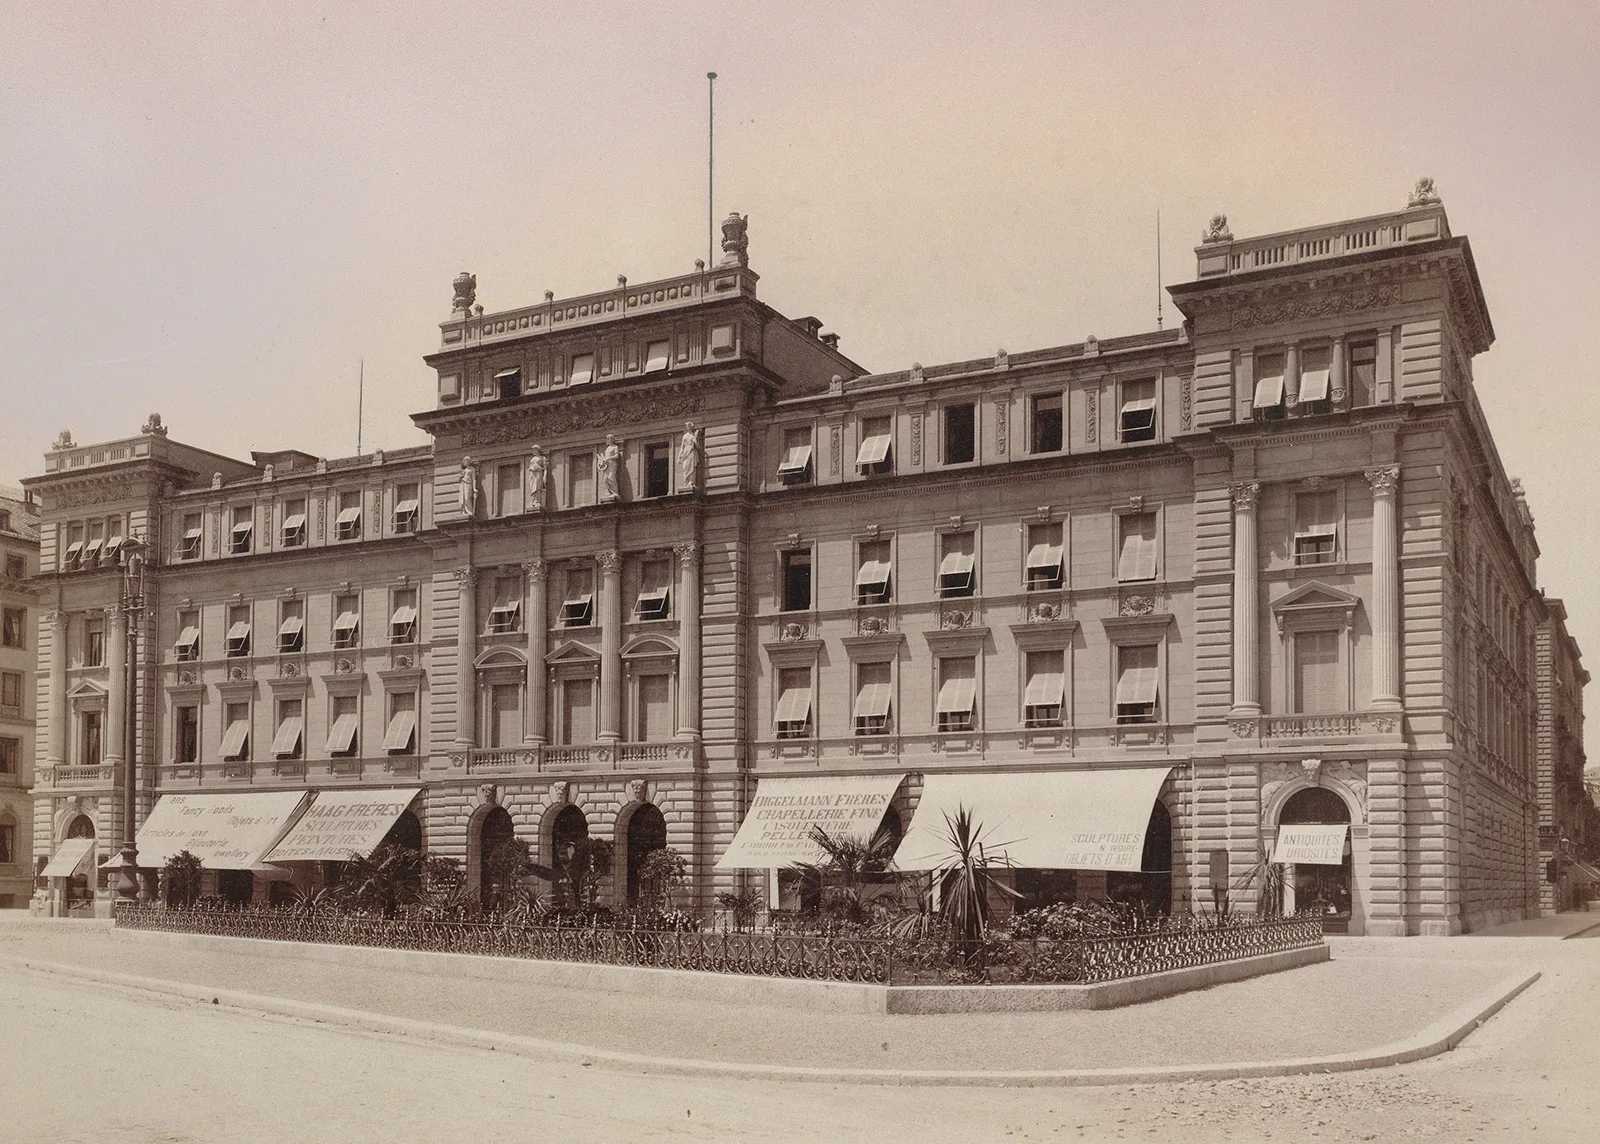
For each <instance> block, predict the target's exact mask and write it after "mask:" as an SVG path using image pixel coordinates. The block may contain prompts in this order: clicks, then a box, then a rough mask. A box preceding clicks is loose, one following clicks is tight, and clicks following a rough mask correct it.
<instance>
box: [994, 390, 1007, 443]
mask: <svg viewBox="0 0 1600 1144" xmlns="http://www.w3.org/2000/svg"><path fill="white" fill-rule="evenodd" d="M1006 413H1007V410H1006V403H1005V402H1003V401H1002V402H1001V403H1000V404H998V405H996V406H995V410H994V449H995V452H997V453H999V454H1000V455H1001V456H1002V457H1003V456H1005V454H1006V429H1007V426H1006Z"/></svg>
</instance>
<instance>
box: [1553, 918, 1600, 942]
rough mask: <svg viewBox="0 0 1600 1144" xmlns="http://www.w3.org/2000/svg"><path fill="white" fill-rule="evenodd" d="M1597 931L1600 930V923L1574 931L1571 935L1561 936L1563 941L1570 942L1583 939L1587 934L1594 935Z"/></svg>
mask: <svg viewBox="0 0 1600 1144" xmlns="http://www.w3.org/2000/svg"><path fill="white" fill-rule="evenodd" d="M1597 929H1600V921H1597V922H1595V923H1594V924H1593V925H1589V926H1584V927H1583V928H1582V929H1580V930H1573V931H1572V932H1571V933H1564V934H1562V935H1561V940H1562V941H1570V940H1571V939H1573V938H1575V937H1582V936H1583V935H1584V934H1586V933H1593V932H1594V931H1595V930H1597Z"/></svg>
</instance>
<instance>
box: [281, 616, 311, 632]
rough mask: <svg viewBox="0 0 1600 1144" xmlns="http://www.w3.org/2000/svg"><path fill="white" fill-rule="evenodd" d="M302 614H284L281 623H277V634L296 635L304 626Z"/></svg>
mask: <svg viewBox="0 0 1600 1144" xmlns="http://www.w3.org/2000/svg"><path fill="white" fill-rule="evenodd" d="M305 626H306V621H305V617H304V616H285V617H284V618H283V623H281V624H279V625H278V635H279V636H297V635H299V634H300V632H301V631H302V630H303V629H304V628H305Z"/></svg>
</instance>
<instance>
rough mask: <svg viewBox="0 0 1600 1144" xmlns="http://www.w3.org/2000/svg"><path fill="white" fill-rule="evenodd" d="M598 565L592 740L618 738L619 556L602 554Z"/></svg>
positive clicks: (620, 599) (620, 562) (620, 589)
mask: <svg viewBox="0 0 1600 1144" xmlns="http://www.w3.org/2000/svg"><path fill="white" fill-rule="evenodd" d="M597 560H598V563H599V565H600V599H599V604H600V728H599V733H598V734H597V735H596V736H595V737H596V738H597V739H600V740H601V741H602V742H611V743H615V742H616V741H617V740H619V739H621V738H622V553H620V552H602V553H600V555H599V557H598V558H597Z"/></svg>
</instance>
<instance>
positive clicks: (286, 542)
mask: <svg viewBox="0 0 1600 1144" xmlns="http://www.w3.org/2000/svg"><path fill="white" fill-rule="evenodd" d="M280 536H281V539H282V547H284V548H301V547H303V546H304V545H305V542H306V498H305V497H291V498H290V499H288V500H286V501H284V502H283V528H282V529H281V530H280Z"/></svg>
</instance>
